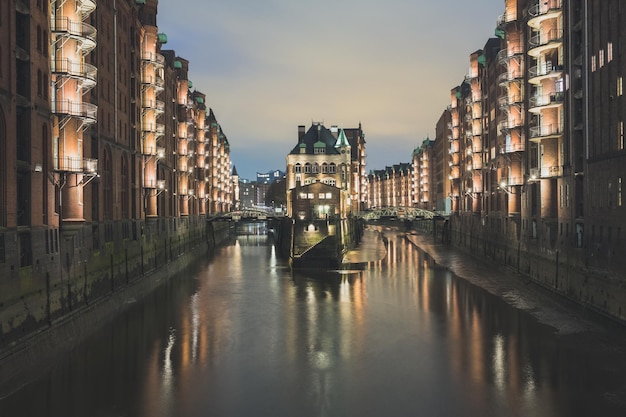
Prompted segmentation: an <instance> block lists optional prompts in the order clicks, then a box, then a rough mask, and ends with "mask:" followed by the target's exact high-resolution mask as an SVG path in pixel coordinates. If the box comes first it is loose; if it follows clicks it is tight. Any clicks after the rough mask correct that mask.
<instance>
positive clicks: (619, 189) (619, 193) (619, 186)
mask: <svg viewBox="0 0 626 417" xmlns="http://www.w3.org/2000/svg"><path fill="white" fill-rule="evenodd" d="M617 207H622V178H621V177H620V178H618V179H617Z"/></svg>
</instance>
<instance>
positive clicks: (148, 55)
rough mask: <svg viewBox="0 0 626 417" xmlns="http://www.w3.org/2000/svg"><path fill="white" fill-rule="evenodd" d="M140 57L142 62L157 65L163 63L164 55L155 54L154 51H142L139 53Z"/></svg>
mask: <svg viewBox="0 0 626 417" xmlns="http://www.w3.org/2000/svg"><path fill="white" fill-rule="evenodd" d="M141 59H142V60H143V61H144V62H147V63H150V64H155V65H157V66H163V65H165V57H164V56H163V55H161V54H157V53H156V52H144V53H142V54H141Z"/></svg>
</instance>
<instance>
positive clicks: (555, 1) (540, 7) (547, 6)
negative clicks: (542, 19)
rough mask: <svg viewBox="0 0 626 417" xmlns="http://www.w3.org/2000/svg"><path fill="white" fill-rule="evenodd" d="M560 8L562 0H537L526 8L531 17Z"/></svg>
mask: <svg viewBox="0 0 626 417" xmlns="http://www.w3.org/2000/svg"><path fill="white" fill-rule="evenodd" d="M562 8H563V0H538V1H537V2H536V3H535V4H533V5H532V6H530V7H529V8H528V14H529V15H530V16H531V17H538V16H544V15H547V14H549V13H554V12H558V11H561V9H562Z"/></svg>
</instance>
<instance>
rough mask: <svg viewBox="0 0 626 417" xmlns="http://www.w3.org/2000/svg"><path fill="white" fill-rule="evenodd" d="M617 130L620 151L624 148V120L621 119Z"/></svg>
mask: <svg viewBox="0 0 626 417" xmlns="http://www.w3.org/2000/svg"><path fill="white" fill-rule="evenodd" d="M617 131H618V132H619V137H618V139H617V140H618V142H617V149H619V150H620V151H622V150H624V122H622V121H619V122H618V124H617Z"/></svg>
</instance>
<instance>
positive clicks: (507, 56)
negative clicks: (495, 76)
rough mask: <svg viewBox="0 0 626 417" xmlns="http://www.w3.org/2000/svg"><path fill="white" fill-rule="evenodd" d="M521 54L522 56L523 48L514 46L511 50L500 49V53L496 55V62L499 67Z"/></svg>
mask: <svg viewBox="0 0 626 417" xmlns="http://www.w3.org/2000/svg"><path fill="white" fill-rule="evenodd" d="M522 54H524V48H522V47H521V46H515V47H512V48H507V49H502V50H500V52H498V53H497V54H496V61H497V62H498V63H499V64H500V65H505V64H507V63H508V62H509V61H510V60H511V59H512V58H515V57H516V56H520V55H522Z"/></svg>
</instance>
